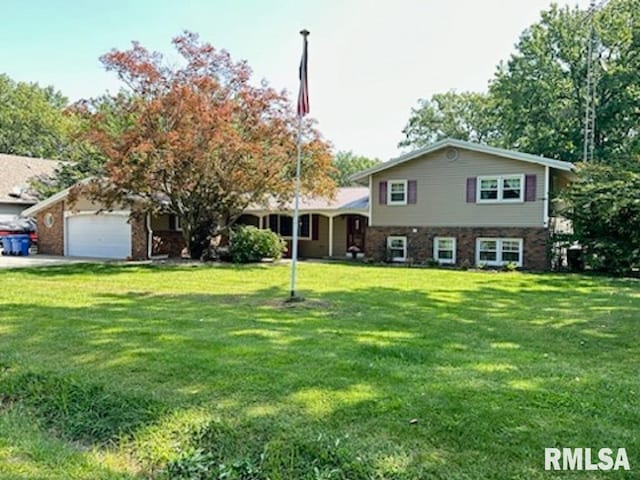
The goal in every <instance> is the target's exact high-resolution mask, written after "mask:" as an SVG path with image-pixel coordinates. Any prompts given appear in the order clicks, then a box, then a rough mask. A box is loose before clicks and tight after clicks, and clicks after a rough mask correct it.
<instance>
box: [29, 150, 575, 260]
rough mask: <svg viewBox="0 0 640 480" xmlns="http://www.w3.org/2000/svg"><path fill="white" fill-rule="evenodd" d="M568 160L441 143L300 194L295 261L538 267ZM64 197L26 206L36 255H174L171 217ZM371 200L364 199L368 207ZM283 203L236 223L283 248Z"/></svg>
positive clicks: (178, 246)
mask: <svg viewBox="0 0 640 480" xmlns="http://www.w3.org/2000/svg"><path fill="white" fill-rule="evenodd" d="M572 170H573V165H572V164H570V163H566V162H561V161H558V160H552V159H549V158H544V157H540V156H535V155H529V154H524V153H519V152H514V151H510V150H503V149H499V148H493V147H487V146H484V145H479V144H474V143H469V142H462V141H459V140H451V139H447V140H442V141H440V142H437V143H434V144H433V145H431V146H429V147H426V148H423V149H420V150H416V151H414V152H411V153H408V154H406V155H403V156H401V157H399V158H396V159H393V160H390V161H388V162H386V163H383V164H380V165H377V166H375V167H373V168H370V169H368V170H364V171H362V172H360V173H357V174H355V175H354V176H353V177H352V178H353V179H354V180H356V181H360V182H363V183H367V184H368V187H355V188H341V189H338V191H337V194H336V197H335V198H334V199H302V201H301V204H300V226H299V228H300V230H299V235H300V244H299V253H300V256H301V257H316V258H325V257H331V258H340V257H344V256H346V255H349V249H350V247H354V248H353V249H352V250H354V249H355V250H358V251H361V252H364V254H365V255H366V256H368V257H371V258H373V259H376V260H380V261H382V260H386V261H393V262H416V263H421V262H428V261H429V260H435V261H437V262H439V263H441V264H452V265H470V266H471V265H478V264H486V265H490V266H500V265H503V264H505V263H510V262H513V263H515V264H516V265H518V266H519V267H522V268H526V269H532V270H544V269H547V268H548V267H549V261H548V256H549V255H548V252H549V249H550V247H551V245H550V238H549V237H550V235H549V234H550V231H551V229H552V223H553V222H552V220H553V218H554V212H553V208H552V202H551V199H552V198H553V196H554V195H555V193H556V192H558V191H559V190H560V189H562V188H563V187H564V186H565V185H566V184H567V183H568V182H569V181H570V180H571V179H572V177H573V173H572ZM68 192H69V191H68V190H65V191H62V192H60V193H58V194H56V195H54V196H53V197H51V198H49V199H47V200H45V201H43V202H41V203H39V204H37V205H35V206H33V207H31V208H30V209H28V210H27V211H26V212H23V214H25V215H33V216H35V217H36V218H37V220H38V225H39V226H40V227H39V237H40V245H39V249H40V251H41V252H43V253H50V254H57V255H71V256H95V257H107V258H134V259H146V258H150V257H153V256H157V255H169V256H179V255H180V254H181V253H182V251H183V248H184V241H183V239H182V234H181V231H180V226H179V225H178V224H177V221H176V219H175V217H173V216H171V215H156V216H151V215H146V216H140V217H131V215H130V211H129V210H127V209H121V210H114V211H110V212H103V211H102V208H101V206H100V205H97V204H94V203H92V202H90V201H88V200H86V199H83V198H80V199H79V201H78V202H77V203H76V204H75V205H73V206H71V205H69V203H68V202H67V195H68ZM370 199H371V201H370ZM291 207H292V206H291V205H287V206H284V207H280V208H279V207H277V206H275V205H273V206H269V207H268V208H252V209H248V210H247V211H246V212H245V213H244V214H243V215H242V217H240V219H239V222H238V223H240V224H249V225H255V226H257V227H260V228H270V229H271V230H273V231H275V232H277V233H279V234H280V235H281V236H283V237H284V238H285V239H287V240H288V241H290V239H291V236H292V233H293V219H292V211H291V209H292V208H291Z"/></svg>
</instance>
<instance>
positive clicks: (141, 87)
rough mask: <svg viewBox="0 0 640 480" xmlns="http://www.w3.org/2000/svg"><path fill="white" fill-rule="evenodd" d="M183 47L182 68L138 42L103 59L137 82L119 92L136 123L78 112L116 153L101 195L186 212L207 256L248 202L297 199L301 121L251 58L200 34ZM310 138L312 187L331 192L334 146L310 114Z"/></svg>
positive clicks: (93, 138)
mask: <svg viewBox="0 0 640 480" xmlns="http://www.w3.org/2000/svg"><path fill="white" fill-rule="evenodd" d="M173 44H174V46H175V47H176V49H177V51H178V53H179V54H180V56H181V57H182V59H183V61H182V65H181V66H180V67H170V66H168V65H167V64H166V63H165V62H164V61H163V57H162V55H161V54H159V53H152V52H149V51H147V50H146V49H145V48H144V47H142V46H141V45H140V44H139V43H135V42H134V44H133V47H132V48H131V49H130V50H127V51H116V50H113V51H111V52H110V53H108V54H106V55H104V56H103V57H102V58H101V60H102V62H103V64H104V65H105V66H106V68H107V70H109V71H114V72H116V73H117V75H118V77H119V78H120V79H121V80H122V81H123V82H124V83H125V84H126V85H127V86H128V88H129V89H130V92H131V94H130V95H121V96H118V97H116V98H113V99H112V100H113V102H114V105H115V106H116V108H117V109H118V111H119V112H120V116H119V117H120V118H126V122H124V123H123V122H121V121H119V122H116V123H114V122H113V121H111V119H112V118H113V117H112V115H105V114H104V112H102V111H100V109H99V108H97V106H96V103H95V102H93V101H87V102H84V103H83V104H82V105H79V106H78V110H79V111H80V112H81V113H82V114H83V116H84V118H85V119H86V121H88V122H89V125H90V126H89V128H88V129H87V130H86V135H85V138H86V139H87V140H88V141H89V142H90V143H91V144H92V145H93V146H94V147H95V148H96V149H97V150H98V151H99V152H100V154H102V155H103V156H104V157H105V158H106V159H107V161H106V163H105V164H104V170H105V173H106V177H107V180H108V182H107V183H105V182H96V183H93V184H91V185H90V186H89V187H88V190H89V191H90V192H91V195H92V196H93V197H94V198H98V199H100V200H102V201H103V202H105V203H106V204H107V205H117V204H120V205H122V204H127V205H130V206H131V207H132V208H133V209H134V211H144V212H149V211H166V212H169V213H172V214H174V215H176V216H177V217H178V218H179V219H180V222H181V226H182V230H183V234H184V236H185V240H186V242H187V244H188V246H189V251H190V254H191V256H192V257H193V258H199V257H201V256H202V254H203V253H204V252H205V250H206V249H207V248H208V246H209V243H210V239H211V238H212V237H214V236H217V235H219V234H221V233H224V232H225V231H226V230H227V229H228V228H229V227H230V226H231V225H232V224H233V223H234V221H235V220H236V219H237V218H238V217H239V216H240V215H241V213H242V212H243V211H244V210H245V209H246V207H247V206H249V205H252V204H260V203H262V202H265V201H266V200H267V198H269V197H275V198H277V199H280V200H286V199H288V198H290V197H291V195H292V192H293V190H294V189H293V176H294V172H295V158H296V126H297V118H296V116H295V114H294V113H293V110H292V109H291V106H290V102H289V101H288V99H287V97H286V96H285V94H284V93H281V92H277V91H275V90H274V89H272V88H270V87H269V86H267V85H266V83H264V82H263V83H262V84H261V85H260V86H255V85H253V84H252V83H251V82H250V77H251V70H250V68H249V66H248V65H247V64H246V63H245V62H235V61H233V60H232V59H231V56H230V55H229V53H227V52H226V51H224V50H216V49H215V48H214V47H213V46H211V45H210V44H207V43H202V42H200V41H199V39H198V36H197V35H195V34H193V33H188V32H187V33H184V34H183V35H180V36H178V37H177V38H175V39H174V40H173ZM302 142H303V145H302V151H303V152H304V159H303V170H302V171H303V178H302V185H303V188H304V189H305V190H306V191H307V192H311V193H314V194H331V193H332V192H333V189H334V183H333V181H331V179H330V178H329V173H330V171H331V155H330V152H329V148H328V145H327V144H326V143H325V142H324V141H323V140H322V139H321V137H320V135H319V133H318V132H317V131H316V130H315V129H314V128H313V127H312V125H311V123H310V122H309V121H305V123H304V129H303V135H302ZM105 185H109V186H110V187H109V188H107V187H105Z"/></svg>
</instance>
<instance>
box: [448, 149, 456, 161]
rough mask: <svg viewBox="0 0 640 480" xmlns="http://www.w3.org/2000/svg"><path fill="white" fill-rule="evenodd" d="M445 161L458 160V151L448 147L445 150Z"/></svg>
mask: <svg viewBox="0 0 640 480" xmlns="http://www.w3.org/2000/svg"><path fill="white" fill-rule="evenodd" d="M445 155H446V157H447V160H451V161H454V160H457V159H458V149H457V148H454V147H449V148H447V151H446V153H445Z"/></svg>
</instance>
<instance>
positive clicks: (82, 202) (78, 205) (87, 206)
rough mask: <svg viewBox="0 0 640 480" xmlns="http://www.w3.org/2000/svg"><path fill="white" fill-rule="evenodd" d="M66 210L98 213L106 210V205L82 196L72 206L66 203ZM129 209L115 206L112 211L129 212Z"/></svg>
mask: <svg viewBox="0 0 640 480" xmlns="http://www.w3.org/2000/svg"><path fill="white" fill-rule="evenodd" d="M65 208H66V209H67V210H72V211H78V212H86V211H91V212H93V211H98V210H104V208H105V205H104V204H103V203H101V202H94V201H92V200H89V199H88V198H87V197H84V196H80V197H78V199H77V200H76V201H75V202H74V203H73V204H71V202H68V201H66V202H65ZM128 209H129V208H128V207H123V206H122V205H114V206H113V207H112V208H111V210H128Z"/></svg>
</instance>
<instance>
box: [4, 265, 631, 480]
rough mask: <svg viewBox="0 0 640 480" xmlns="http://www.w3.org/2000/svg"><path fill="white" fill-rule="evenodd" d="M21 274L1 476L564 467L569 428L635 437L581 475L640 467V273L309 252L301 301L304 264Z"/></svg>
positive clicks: (597, 439)
mask: <svg viewBox="0 0 640 480" xmlns="http://www.w3.org/2000/svg"><path fill="white" fill-rule="evenodd" d="M0 281H1V282H2V285H3V288H2V290H0V402H1V403H0V477H1V478H16V479H33V478H59V479H67V478H85V479H99V478H138V477H142V478H148V477H154V478H155V477H160V478H218V476H220V478H228V479H233V478H245V479H250V478H255V479H262V478H271V479H278V478H282V479H292V478H318V479H319V478H324V479H330V478H331V479H338V478H344V479H359V478H399V479H400V478H402V479H405V478H406V479H415V478H426V479H429V478H442V479H458V478H468V479H479V478H505V479H513V478H522V479H536V478H557V476H558V475H559V474H558V473H557V472H556V473H549V472H544V470H543V466H544V448H545V447H554V446H558V447H591V448H595V449H599V448H602V447H611V448H618V447H625V448H626V449H627V453H628V455H629V462H630V464H631V472H626V473H625V472H615V473H614V472H610V473H598V472H581V473H569V474H564V476H565V477H566V478H580V479H587V478H602V477H603V475H604V476H606V477H607V478H636V476H637V475H638V472H639V471H640V401H639V399H638V395H639V394H640V370H639V366H640V362H639V360H640V313H639V312H640V282H638V281H636V280H623V279H606V278H596V277H587V276H576V275H571V276H570V275H551V274H549V275H533V274H520V273H491V272H488V273H478V272H458V271H446V270H436V269H407V268H391V267H387V268H380V267H370V266H358V265H338V264H334V265H329V264H312V263H302V264H301V265H300V270H299V287H300V292H301V293H302V294H303V295H304V296H305V297H306V298H307V299H308V300H307V301H306V302H304V303H301V304H287V305H285V304H283V302H282V300H283V299H284V298H285V297H286V292H287V291H288V288H289V285H288V281H289V268H288V266H284V265H270V266H268V265H265V266H247V267H231V266H228V267H219V266H204V267H185V266H182V267H147V266H115V265H114V266H99V265H94V266H87V265H70V266H67V267H51V268H42V269H33V270H13V271H0ZM412 420H413V421H412ZM180 475H182V476H180ZM199 475H200V476H199ZM207 475H208V476H207ZM225 475H226V476H225ZM625 475H626V476H625Z"/></svg>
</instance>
